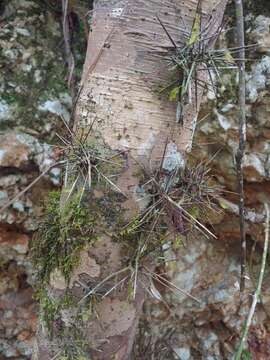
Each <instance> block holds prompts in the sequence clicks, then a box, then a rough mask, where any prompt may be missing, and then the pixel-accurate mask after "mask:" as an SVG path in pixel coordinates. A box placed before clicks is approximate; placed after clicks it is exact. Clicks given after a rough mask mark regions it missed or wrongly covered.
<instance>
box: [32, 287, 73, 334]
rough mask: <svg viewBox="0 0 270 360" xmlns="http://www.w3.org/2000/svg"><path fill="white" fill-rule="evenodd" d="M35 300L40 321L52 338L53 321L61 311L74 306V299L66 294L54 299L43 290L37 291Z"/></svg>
mask: <svg viewBox="0 0 270 360" xmlns="http://www.w3.org/2000/svg"><path fill="white" fill-rule="evenodd" d="M36 299H37V300H38V301H39V306H40V316H41V320H42V322H43V324H44V325H45V326H46V328H47V330H48V332H49V335H50V336H52V335H53V323H54V321H55V320H57V319H58V318H59V317H60V312H61V310H63V309H66V308H70V307H71V306H74V305H75V302H74V299H73V297H72V296H71V295H70V294H68V293H65V294H64V296H62V297H61V298H57V299H54V298H53V297H52V296H50V295H48V293H47V291H46V290H45V289H44V288H43V289H40V290H39V291H37V293H36Z"/></svg>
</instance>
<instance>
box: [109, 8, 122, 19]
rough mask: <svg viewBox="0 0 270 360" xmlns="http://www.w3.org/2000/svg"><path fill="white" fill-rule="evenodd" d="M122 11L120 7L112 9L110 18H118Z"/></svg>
mask: <svg viewBox="0 0 270 360" xmlns="http://www.w3.org/2000/svg"><path fill="white" fill-rule="evenodd" d="M123 10H124V8H122V7H119V8H115V9H112V12H111V16H112V17H119V16H121V15H122V12H123Z"/></svg>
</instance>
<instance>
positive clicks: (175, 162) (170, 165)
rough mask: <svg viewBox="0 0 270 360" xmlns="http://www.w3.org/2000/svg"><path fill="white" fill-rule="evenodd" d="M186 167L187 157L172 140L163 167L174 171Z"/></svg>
mask: <svg viewBox="0 0 270 360" xmlns="http://www.w3.org/2000/svg"><path fill="white" fill-rule="evenodd" d="M184 167H185V159H184V157H183V155H182V154H181V153H180V152H179V151H178V150H177V145H176V144H175V143H173V142H170V143H169V144H168V145H167V148H166V154H165V157H164V161H163V164H162V168H163V169H164V170H166V171H169V172H171V171H174V170H177V169H183V168H184Z"/></svg>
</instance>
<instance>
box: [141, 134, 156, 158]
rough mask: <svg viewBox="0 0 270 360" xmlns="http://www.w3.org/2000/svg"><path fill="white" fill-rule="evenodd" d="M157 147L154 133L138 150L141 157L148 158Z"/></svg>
mask: <svg viewBox="0 0 270 360" xmlns="http://www.w3.org/2000/svg"><path fill="white" fill-rule="evenodd" d="M154 145H155V136H154V134H153V132H151V133H150V134H149V136H148V138H147V139H146V141H145V142H144V143H142V144H141V146H140V148H139V149H138V155H139V156H147V155H148V154H149V153H150V152H151V150H152V149H153V147H154Z"/></svg>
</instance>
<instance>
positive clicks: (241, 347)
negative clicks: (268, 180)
mask: <svg viewBox="0 0 270 360" xmlns="http://www.w3.org/2000/svg"><path fill="white" fill-rule="evenodd" d="M264 207H265V212H266V222H265V239H264V248H263V256H262V263H261V270H260V275H259V280H258V284H257V289H256V291H255V293H254V295H253V300H252V304H251V307H250V310H249V313H248V317H247V321H246V323H245V326H244V329H243V333H242V336H241V340H240V344H239V346H238V349H237V352H236V354H235V356H234V360H240V359H241V356H242V352H243V350H244V346H245V344H246V341H247V335H248V331H249V328H250V325H251V321H252V318H253V315H254V313H255V309H256V305H257V302H258V299H259V297H260V294H261V288H262V282H263V277H264V271H265V265H266V258H267V252H268V244H269V222H270V209H269V204H264Z"/></svg>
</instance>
